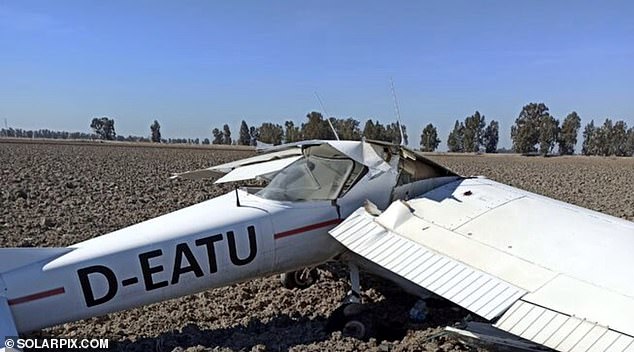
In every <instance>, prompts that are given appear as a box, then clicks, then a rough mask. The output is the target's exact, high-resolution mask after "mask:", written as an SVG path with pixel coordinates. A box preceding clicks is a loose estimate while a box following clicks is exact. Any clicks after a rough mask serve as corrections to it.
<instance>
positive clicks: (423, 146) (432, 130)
mask: <svg viewBox="0 0 634 352" xmlns="http://www.w3.org/2000/svg"><path fill="white" fill-rule="evenodd" d="M439 144H440V139H438V131H437V130H436V127H434V125H432V124H431V123H430V124H428V125H427V126H425V128H423V133H421V135H420V150H422V151H424V152H433V151H434V150H436V148H438V145H439Z"/></svg>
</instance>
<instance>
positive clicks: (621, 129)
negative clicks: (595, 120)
mask: <svg viewBox="0 0 634 352" xmlns="http://www.w3.org/2000/svg"><path fill="white" fill-rule="evenodd" d="M627 132H628V131H627V124H626V123H625V121H621V120H619V121H617V122H616V123H615V124H614V126H613V127H612V130H611V131H610V134H609V142H610V155H616V156H627V155H628V147H627V139H628V135H627Z"/></svg>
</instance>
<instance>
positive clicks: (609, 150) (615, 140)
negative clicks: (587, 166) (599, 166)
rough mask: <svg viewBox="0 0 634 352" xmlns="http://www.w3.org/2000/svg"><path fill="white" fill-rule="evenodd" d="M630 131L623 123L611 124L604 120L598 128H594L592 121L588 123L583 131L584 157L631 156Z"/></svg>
mask: <svg viewBox="0 0 634 352" xmlns="http://www.w3.org/2000/svg"><path fill="white" fill-rule="evenodd" d="M632 133H634V132H632V129H630V130H629V131H628V129H627V124H626V123H625V122H624V121H617V122H616V123H613V122H612V120H611V119H605V121H604V122H603V125H602V126H600V127H595V126H594V121H590V123H589V124H587V125H586V127H585V129H584V131H583V148H582V153H583V154H584V155H603V156H609V155H616V156H627V155H631V154H632V152H631V151H632V148H634V147H632V146H631V144H630V143H633V142H634V137H632V136H631V134H632Z"/></svg>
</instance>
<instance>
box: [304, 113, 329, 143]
mask: <svg viewBox="0 0 634 352" xmlns="http://www.w3.org/2000/svg"><path fill="white" fill-rule="evenodd" d="M306 118H307V119H308V122H306V123H302V135H303V136H304V139H307V140H310V139H335V135H334V133H332V130H331V128H330V125H329V124H328V121H326V120H324V118H323V116H322V115H321V114H320V113H318V112H316V111H312V112H310V113H308V114H307V115H306Z"/></svg>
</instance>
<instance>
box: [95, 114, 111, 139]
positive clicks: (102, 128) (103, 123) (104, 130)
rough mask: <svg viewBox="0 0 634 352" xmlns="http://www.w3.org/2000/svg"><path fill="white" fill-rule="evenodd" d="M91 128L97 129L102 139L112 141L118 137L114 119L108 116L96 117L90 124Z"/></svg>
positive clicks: (96, 131) (96, 132)
mask: <svg viewBox="0 0 634 352" xmlns="http://www.w3.org/2000/svg"><path fill="white" fill-rule="evenodd" d="M90 128H92V129H93V131H95V134H97V135H98V136H99V137H100V138H101V139H105V140H109V141H112V140H114V139H115V138H116V137H117V134H116V133H115V130H114V120H113V119H109V118H107V117H102V118H96V117H95V118H94V119H92V122H91V124H90Z"/></svg>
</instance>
